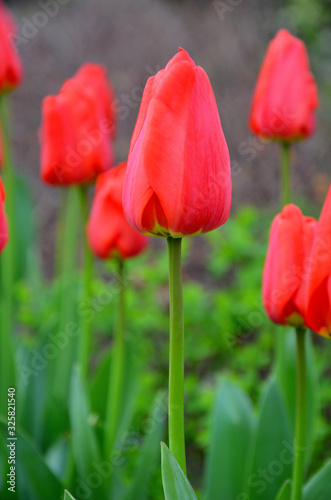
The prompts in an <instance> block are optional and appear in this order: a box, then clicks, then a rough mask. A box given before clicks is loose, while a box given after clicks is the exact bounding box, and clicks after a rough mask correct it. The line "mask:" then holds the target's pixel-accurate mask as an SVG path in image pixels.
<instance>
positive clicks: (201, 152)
mask: <svg viewBox="0 0 331 500" xmlns="http://www.w3.org/2000/svg"><path fill="white" fill-rule="evenodd" d="M230 206H231V172H230V158H229V151H228V147H227V144H226V141H225V138H224V135H223V131H222V126H221V121H220V117H219V113H218V109H217V105H216V101H215V97H214V94H213V90H212V88H211V85H210V82H209V79H208V76H207V74H206V73H205V71H204V70H203V69H202V68H201V67H200V66H196V65H195V63H194V61H193V60H192V59H191V58H190V56H189V55H188V53H187V52H186V51H185V50H182V49H180V50H179V52H178V53H177V54H176V55H175V56H174V57H173V58H172V59H171V60H170V62H169V63H168V64H167V66H166V67H165V68H164V69H162V70H161V71H159V72H158V73H157V74H156V75H155V76H153V77H151V78H149V79H148V81H147V83H146V87H145V90H144V93H143V97H142V102H141V105H140V110H139V114H138V119H137V122H136V126H135V129H134V132H133V136H132V139H131V144H130V151H129V157H128V164H127V173H126V176H125V180H124V186H123V208H124V214H125V217H126V218H127V220H128V222H129V223H130V225H131V226H132V227H133V228H134V229H136V230H137V231H139V232H140V233H142V234H147V235H152V236H163V237H165V238H167V244H168V253H169V292H170V294H169V299H170V306H169V309H170V341H169V398H168V408H169V411H168V417H169V418H168V426H169V445H170V451H171V453H172V454H173V456H174V457H175V459H176V460H177V462H178V464H179V466H180V467H181V469H182V471H183V472H184V473H186V457H185V430H184V323H183V309H182V306H183V293H182V265H181V241H182V238H183V237H184V236H193V235H196V234H201V233H206V232H207V231H212V230H213V229H216V228H217V227H219V226H221V225H222V224H224V223H225V222H226V221H227V219H228V216H229V212H230Z"/></svg>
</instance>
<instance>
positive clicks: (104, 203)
mask: <svg viewBox="0 0 331 500" xmlns="http://www.w3.org/2000/svg"><path fill="white" fill-rule="evenodd" d="M125 171H126V163H121V164H120V165H119V166H118V167H116V168H112V169H111V170H109V171H108V172H105V173H104V174H101V175H100V176H99V177H98V179H97V183H96V192H95V196H94V199H93V203H92V210H91V214H90V217H89V221H88V224H87V236H88V241H89V244H90V247H91V249H92V250H93V252H94V253H95V254H96V255H97V256H98V257H101V258H102V259H108V258H109V257H114V256H116V255H117V256H119V257H120V258H122V259H126V258H128V257H134V256H135V255H138V254H139V253H140V252H142V250H143V249H144V248H145V247H146V245H147V242H148V238H147V237H146V236H144V235H142V234H139V233H137V232H136V231H135V230H134V229H132V227H131V226H130V225H129V224H128V223H127V221H126V219H125V217H124V213H123V205H122V191H123V182H124V176H125Z"/></svg>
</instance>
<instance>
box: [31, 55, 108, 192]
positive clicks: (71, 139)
mask: <svg viewBox="0 0 331 500" xmlns="http://www.w3.org/2000/svg"><path fill="white" fill-rule="evenodd" d="M113 101H114V95H113V91H112V89H111V87H110V83H109V82H108V79H107V74H106V70H105V68H104V67H103V66H100V65H97V64H85V65H84V66H83V67H82V68H81V69H80V70H79V71H78V73H77V74H76V75H75V76H74V77H73V78H71V79H69V80H67V81H66V82H65V83H64V85H63V86H62V88H61V90H60V93H59V94H58V95H55V96H48V97H46V98H45V99H44V101H43V105H42V126H41V177H42V180H43V181H44V182H46V183H49V184H53V185H70V184H85V183H88V182H91V181H93V180H94V179H95V178H96V176H97V175H98V174H100V173H101V172H104V171H106V170H108V169H109V168H110V167H111V166H112V164H113V149H112V139H113V137H114V128H115V116H114V112H113Z"/></svg>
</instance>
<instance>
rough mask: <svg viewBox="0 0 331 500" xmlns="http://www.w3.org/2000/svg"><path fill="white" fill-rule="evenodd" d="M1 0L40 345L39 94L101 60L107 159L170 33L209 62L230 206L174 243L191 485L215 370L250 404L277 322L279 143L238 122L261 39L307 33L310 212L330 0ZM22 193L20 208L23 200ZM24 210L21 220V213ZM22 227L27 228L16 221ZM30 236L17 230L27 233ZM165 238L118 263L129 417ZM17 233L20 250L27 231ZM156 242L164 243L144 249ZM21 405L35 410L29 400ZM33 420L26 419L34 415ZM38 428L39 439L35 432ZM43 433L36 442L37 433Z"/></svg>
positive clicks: (30, 312)
mask: <svg viewBox="0 0 331 500" xmlns="http://www.w3.org/2000/svg"><path fill="white" fill-rule="evenodd" d="M5 3H6V4H8V6H9V7H10V8H11V9H12V11H13V13H14V15H15V17H16V20H17V24H18V36H17V39H16V45H17V48H18V51H19V53H20V55H21V57H22V59H23V65H24V68H25V80H24V82H23V85H21V86H20V87H19V88H18V89H17V90H15V92H13V93H12V95H11V107H12V111H13V116H12V136H13V151H14V154H15V163H16V169H17V171H18V172H20V174H21V175H22V176H23V178H24V182H25V183H26V184H27V186H28V188H29V190H30V192H31V200H32V206H33V213H32V218H33V220H34V225H35V235H36V236H37V238H38V239H39V241H38V253H39V252H40V254H41V257H42V259H41V262H42V264H43V271H44V276H46V277H47V278H48V281H47V285H46V286H44V282H43V280H42V279H40V280H39V277H38V272H37V271H35V270H36V269H38V271H39V266H36V265H34V266H32V265H30V262H31V261H32V260H30V261H28V264H29V265H27V266H26V267H27V275H28V279H27V280H26V281H24V282H22V283H20V284H19V286H18V287H17V299H18V300H17V302H18V308H17V309H18V311H17V320H18V321H19V322H20V325H21V326H20V329H21V330H19V333H20V334H21V336H20V340H21V339H22V340H23V343H25V344H26V345H30V344H31V346H32V347H34V346H35V345H37V343H38V335H36V332H39V330H41V328H40V325H42V327H43V334H44V336H45V337H46V334H48V330H47V328H49V329H50V330H51V329H52V328H53V323H52V321H55V324H56V320H57V318H56V310H57V309H56V307H54V304H55V303H56V293H57V289H56V286H57V283H56V282H55V284H54V286H53V288H52V284H51V280H50V279H49V278H51V277H52V276H53V275H54V274H55V273H54V260H55V259H54V254H55V244H56V241H55V239H56V234H57V221H58V220H59V214H58V212H59V207H60V205H61V189H59V188H54V187H49V186H46V185H44V184H42V182H41V181H40V179H39V169H40V165H39V142H38V131H39V127H40V122H41V102H42V100H43V98H44V97H45V96H47V95H49V94H56V93H58V91H59V89H60V87H61V86H62V84H63V82H64V80H65V79H67V78H70V77H72V76H73V74H74V73H75V72H76V71H77V70H78V68H79V67H80V66H81V64H83V63H84V62H87V61H89V62H97V63H102V64H104V65H105V66H106V67H107V69H108V73H109V77H110V80H111V83H112V86H113V88H114V91H115V94H116V98H117V110H118V131H117V138H116V142H115V152H116V161H117V162H120V161H123V160H125V159H126V158H127V154H128V150H129V144H130V138H131V135H132V132H133V128H134V125H135V120H136V117H137V114H138V110H139V104H140V100H141V96H142V92H143V88H144V85H145V83H146V80H147V79H148V78H149V77H150V76H151V75H153V74H155V73H156V72H157V71H159V70H160V69H161V68H163V67H164V66H165V65H166V64H167V62H168V61H169V59H171V58H172V57H173V56H174V54H175V53H176V52H177V50H178V47H179V46H181V47H183V48H184V49H186V50H187V51H188V52H189V54H190V55H191V57H192V58H193V59H194V61H195V62H196V64H198V65H200V66H202V67H203V68H204V69H205V70H206V72H207V74H208V76H209V79H210V81H211V84H212V87H213V89H214V92H215V96H216V101H217V104H218V107H219V112H220V116H221V121H222V126H223V130H224V134H225V137H226V140H227V143H228V146H229V150H230V157H231V164H232V178H233V208H232V213H231V216H230V219H229V221H228V222H227V224H225V225H224V226H223V227H222V228H220V230H217V231H213V232H212V233H209V234H207V235H204V236H201V237H196V238H186V240H185V244H184V281H185V290H184V295H185V296H184V299H185V300H184V302H185V310H186V322H185V328H186V332H187V335H186V347H185V351H186V365H185V368H186V394H187V405H186V412H187V414H188V416H189V418H188V425H187V429H186V434H187V446H188V452H189V456H190V464H191V465H190V471H189V472H190V475H191V477H193V478H196V480H195V483H194V486H197V487H198V488H199V487H201V479H199V478H201V471H202V468H203V463H204V456H205V452H206V448H207V446H208V443H209V432H210V416H209V415H210V412H211V409H212V406H213V401H214V392H215V391H214V389H215V386H216V383H215V380H216V378H217V376H218V374H219V373H220V372H221V371H222V374H228V373H230V374H231V376H232V377H233V378H234V379H236V381H238V383H239V384H240V385H241V387H242V388H243V389H244V390H245V391H246V392H247V393H248V394H249V396H250V397H251V399H252V401H253V403H254V404H256V403H257V401H258V400H259V397H260V395H261V387H262V386H263V384H262V383H261V382H262V381H265V380H266V379H267V377H268V374H269V373H270V371H271V367H272V362H273V359H274V356H275V343H276V340H277V336H278V334H279V331H280V329H279V328H278V327H277V326H275V325H273V324H271V322H270V321H269V320H268V319H267V318H266V316H265V313H264V312H263V307H262V303H261V275H262V269H263V262H264V258H265V254H266V248H267V239H268V231H269V227H270V223H271V220H272V217H273V216H274V215H275V213H276V212H278V211H279V207H280V202H279V154H280V148H279V147H278V145H277V144H265V143H263V142H262V141H260V140H258V139H257V138H256V137H255V136H253V135H252V134H251V132H250V131H249V128H248V124H247V122H248V115H249V110H250V103H251V98H252V95H253V91H254V87H255V83H256V79H257V75H258V72H259V69H260V66H261V62H262V60H263V57H264V54H265V51H266V48H267V45H268V43H269V41H270V40H271V38H273V37H274V35H275V33H276V31H277V30H278V29H279V28H287V29H289V30H290V31H291V33H292V34H294V35H297V36H299V37H300V38H302V39H303V40H304V42H305V43H306V45H307V49H308V52H309V57H310V62H311V66H312V71H313V74H314V76H315V78H316V81H317V84H318V88H319V96H320V106H319V109H318V112H317V121H318V127H317V131H316V133H315V134H314V136H313V137H312V138H310V139H308V140H306V141H303V142H302V143H298V144H295V145H294V147H293V151H292V155H293V158H292V163H293V172H292V188H293V200H294V201H295V202H297V203H298V205H299V206H300V207H301V208H302V210H303V211H304V212H305V214H306V215H313V216H316V217H318V215H319V212H320V208H321V206H322V204H323V201H324V198H325V195H326V192H327V189H328V187H329V185H330V181H331V171H330V156H331V141H330V130H331V64H330V58H331V56H330V47H331V0H324V1H322V0H289V1H287V2H286V1H280V0H274V1H272V0H265V1H262V0H261V1H258V0H250V1H248V0H218V1H215V0H213V1H207V0H204V1H203V0H190V1H189V0H186V1H185V0H181V1H179V0H178V1H175V0H172V1H170V0H168V1H167V0H139V1H136V0H33V1H32V0H20V1H19V0H11V1H9V0H7V1H6V2H5ZM27 207H28V208H26V209H25V212H27V213H28V212H29V211H30V205H27ZM22 220H23V222H21V224H22V225H23V226H24V225H25V218H24V217H22ZM75 229H76V228H75ZM23 230H25V231H26V232H27V233H28V232H29V230H28V229H27V228H24V227H23ZM31 232H32V231H31ZM29 238H31V236H30V235H29V234H28V235H27V238H26V239H27V240H28V239H29ZM31 239H32V238H31ZM164 243H165V242H164V241H163V240H160V239H156V238H154V239H153V241H152V249H151V251H150V252H148V253H147V254H146V256H143V257H141V258H139V260H137V261H135V262H132V263H131V262H130V263H128V275H129V276H130V287H129V290H128V292H127V293H128V309H129V314H128V332H127V333H128V337H129V338H130V339H131V340H132V339H133V341H134V342H133V343H134V345H135V348H136V350H137V354H138V355H139V356H138V357H139V358H140V360H141V364H142V366H143V370H142V371H143V376H142V379H143V380H142V382H141V386H140V387H141V388H140V390H139V405H138V411H137V416H136V420H135V424H136V425H137V426H138V425H139V422H141V421H142V418H143V417H142V416H144V415H145V414H146V408H149V407H150V405H151V399H152V397H154V394H155V393H156V392H157V390H158V389H159V388H165V387H166V386H167V374H168V305H169V304H168V283H167V280H168V277H167V273H168V262H167V255H166V251H165V245H164ZM21 246H22V248H23V250H24V244H22V245H21ZM157 246H158V247H160V248H161V249H163V252H162V251H160V252H153V250H154V248H155V247H157ZM26 247H28V245H26ZM33 252H35V246H33ZM38 264H39V261H38ZM107 266H108V267H107ZM105 269H107V270H108V271H109V270H110V269H111V264H110V263H107V264H106V268H104V267H102V264H100V262H99V267H98V270H99V271H101V272H99V274H97V273H96V276H97V278H96V279H95V280H94V282H93V294H94V296H96V297H98V294H102V292H103V291H104V287H105V282H104V278H105V274H106V273H105ZM109 272H110V271H109ZM38 280H39V281H40V282H39V281H38ZM137 291H138V292H139V293H137ZM113 314H114V311H113V310H112V308H111V307H109V308H108V307H107V308H105V309H104V310H102V311H101V312H98V314H96V317H95V320H94V324H93V328H94V335H93V339H94V342H95V346H94V347H95V359H94V358H93V362H94V364H93V368H95V367H96V366H97V365H98V363H99V361H100V358H102V354H103V353H104V352H105V348H106V347H108V345H109V334H110V330H111V326H110V325H112V321H113ZM54 317H55V320H54ZM49 324H51V327H49ZM45 325H46V326H45ZM45 332H46V333H45ZM312 338H313V341H314V343H315V344H316V347H317V349H318V350H317V352H318V355H317V356H316V358H317V365H318V377H319V381H320V384H321V387H320V394H319V396H320V408H321V411H320V413H319V414H318V415H319V416H318V417H316V422H317V425H316V445H315V449H314V455H313V460H312V466H311V469H310V472H314V471H316V470H317V469H318V467H319V466H320V465H321V464H322V463H323V462H324V461H325V459H326V458H327V457H328V456H329V452H328V450H327V447H326V446H325V443H330V442H331V429H330V418H331V405H330V401H331V384H330V376H331V372H330V343H328V344H327V345H329V347H328V348H327V347H326V343H327V342H326V341H325V340H323V339H321V338H320V337H318V336H317V335H313V337H312ZM38 398H39V393H38ZM38 398H37V397H36V406H37V407H38V408H39V406H40V405H39V399H38ZM27 401H28V402H29V400H27ZM28 406H29V407H28V410H29V412H30V413H31V415H33V416H34V413H33V411H32V410H31V411H30V406H31V405H30V403H29V405H28ZM38 411H39V410H38ZM40 419H41V420H40V421H41V423H42V424H44V423H45V422H46V419H43V415H42V416H41V417H40ZM34 420H35V419H32V424H31V426H33V427H35V428H36V429H39V427H38V425H39V424H38V422H37V420H36V421H34ZM47 425H48V424H47ZM45 426H46V424H45ZM65 429H66V428H65ZM38 432H39V431H38ZM45 436H46V438H47V439H48V434H47V433H46V432H45ZM40 442H42V440H41V439H40ZM39 444H40V443H39ZM48 444H49V443H48V442H47V445H48ZM40 446H44V448H45V449H46V448H47V446H46V445H45V443H44V442H42V445H40ZM156 477H157V480H156V485H157V486H156V487H155V489H156V490H157V491H158V493H157V492H154V494H153V496H152V497H151V498H153V500H155V499H158V498H162V494H161V493H160V491H161V484H160V475H156Z"/></svg>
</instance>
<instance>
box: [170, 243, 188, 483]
mask: <svg viewBox="0 0 331 500" xmlns="http://www.w3.org/2000/svg"><path fill="white" fill-rule="evenodd" d="M181 243H182V240H181V238H176V239H175V238H171V237H170V238H168V252H169V295H170V354H169V409H168V411H169V424H168V425H169V444H170V451H171V453H172V454H173V456H174V457H175V459H176V460H177V462H178V463H179V465H180V467H181V468H182V471H183V472H184V474H186V458H185V429H184V315H183V283H182V262H181Z"/></svg>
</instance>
